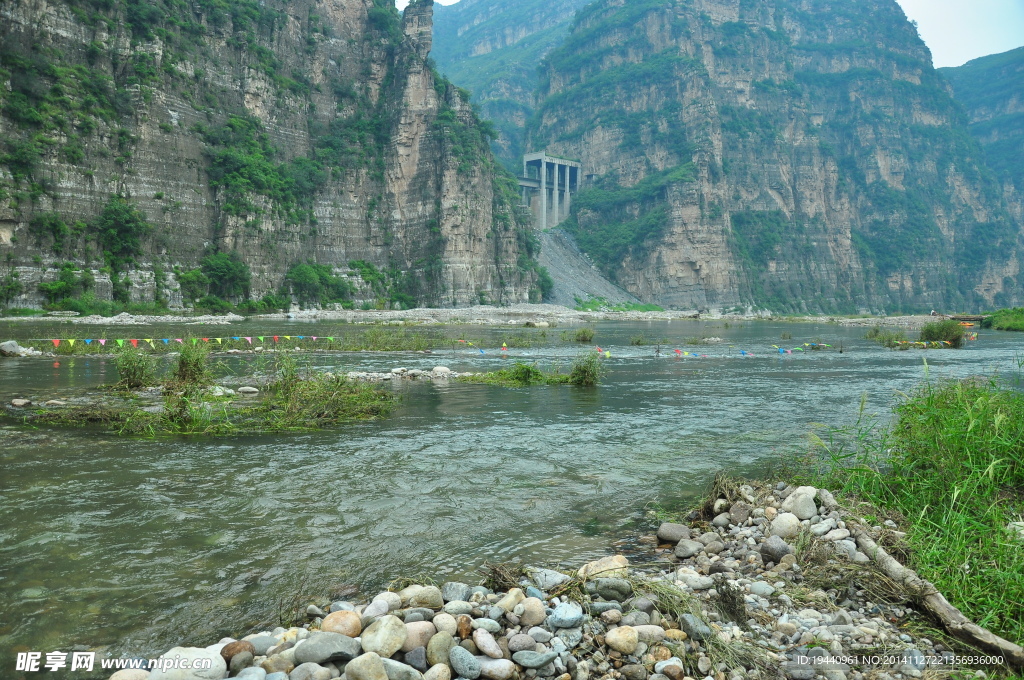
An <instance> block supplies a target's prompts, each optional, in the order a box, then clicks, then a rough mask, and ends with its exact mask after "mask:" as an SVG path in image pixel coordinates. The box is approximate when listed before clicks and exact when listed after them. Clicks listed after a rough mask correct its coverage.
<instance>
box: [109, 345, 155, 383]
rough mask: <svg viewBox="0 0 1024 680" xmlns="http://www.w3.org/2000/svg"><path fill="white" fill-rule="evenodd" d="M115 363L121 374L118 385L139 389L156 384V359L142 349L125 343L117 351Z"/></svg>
mask: <svg viewBox="0 0 1024 680" xmlns="http://www.w3.org/2000/svg"><path fill="white" fill-rule="evenodd" d="M115 363H116V365H117V373H118V375H120V376H121V380H120V381H119V382H118V383H117V386H118V387H122V388H125V389H129V390H137V389H139V388H140V387H149V386H150V385H155V384H156V360H155V359H154V358H153V357H152V356H151V355H149V354H147V353H145V352H143V351H142V350H140V349H138V348H136V347H132V346H131V345H125V347H124V348H122V349H121V350H120V351H119V352H118V353H117V359H116V360H115Z"/></svg>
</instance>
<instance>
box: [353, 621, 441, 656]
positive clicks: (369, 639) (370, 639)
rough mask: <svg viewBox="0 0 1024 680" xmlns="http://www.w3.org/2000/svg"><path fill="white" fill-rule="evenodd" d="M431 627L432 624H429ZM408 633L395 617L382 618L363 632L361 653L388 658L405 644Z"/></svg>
mask: <svg viewBox="0 0 1024 680" xmlns="http://www.w3.org/2000/svg"><path fill="white" fill-rule="evenodd" d="M431 625H433V624H431ZM408 637H409V631H408V630H407V629H406V627H405V623H403V622H402V620H401V619H400V618H398V617H397V616H391V615H388V616H382V617H381V618H379V619H377V620H376V621H374V622H373V623H372V624H370V626H369V627H368V628H367V629H366V630H364V631H363V635H362V637H361V638H360V641H361V642H362V645H363V651H365V652H374V653H376V654H378V655H380V656H382V657H385V658H387V657H390V656H391V655H392V654H394V653H395V652H397V651H398V650H399V649H401V648H402V645H403V644H405V641H406V639H407V638H408Z"/></svg>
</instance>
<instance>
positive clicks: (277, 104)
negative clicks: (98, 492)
mask: <svg viewBox="0 0 1024 680" xmlns="http://www.w3.org/2000/svg"><path fill="white" fill-rule="evenodd" d="M393 5H394V3H393V2H386V1H385V0H303V1H301V2H278V1H275V0H269V1H268V2H256V1H255V0H187V1H186V2H178V3H169V2H168V3H162V2H159V1H157V0H61V1H57V2H40V1H38V0H12V1H10V2H4V3H3V4H2V7H0V16H2V20H0V45H2V48H0V84H2V87H0V109H2V115H0V139H2V140H3V141H2V148H0V194H2V204H0V257H2V258H3V259H2V261H0V293H2V294H3V296H4V298H5V299H0V305H3V304H4V303H5V302H6V303H8V304H10V305H12V306H30V305H37V304H39V303H40V302H42V301H43V297H44V295H43V293H42V292H41V291H40V288H39V284H40V282H44V283H47V282H48V283H53V284H54V285H55V286H58V287H59V286H65V288H66V289H67V290H72V289H73V290H74V291H76V292H78V293H81V292H85V293H87V294H92V295H95V296H96V297H97V298H99V299H110V298H111V297H114V298H117V299H119V300H120V301H122V302H142V301H149V300H153V299H154V298H155V299H162V300H169V301H170V302H171V303H172V304H173V303H175V302H178V301H180V299H181V294H180V291H179V290H178V283H177V278H178V277H179V275H180V274H182V273H184V272H190V271H194V270H195V268H196V266H197V265H198V263H199V262H200V260H201V259H202V258H203V257H204V256H208V255H210V254H212V253H220V254H224V255H225V256H228V255H229V256H230V257H225V258H224V259H223V260H221V261H220V263H221V264H224V266H225V267H227V268H228V270H230V268H231V266H234V263H238V262H239V261H240V262H242V263H243V264H244V265H247V266H248V267H249V269H250V270H251V273H252V280H251V283H247V284H246V282H244V281H241V280H237V281H227V282H225V281H219V280H218V279H217V277H218V276H221V275H222V274H218V272H217V271H215V269H216V267H214V266H213V265H211V266H210V267H209V268H204V270H203V274H204V275H209V276H208V278H209V277H212V279H211V281H212V282H211V283H210V284H209V292H211V293H214V292H218V291H219V292H220V293H221V294H222V296H224V297H230V298H234V299H236V300H237V299H240V298H241V297H243V296H244V295H245V293H246V291H245V290H244V288H246V287H250V288H251V293H252V295H253V296H254V297H258V296H260V295H262V294H264V293H267V292H273V291H278V290H279V289H280V286H281V285H282V282H283V279H284V277H285V275H286V273H287V272H288V271H289V270H290V268H292V267H293V266H295V265H297V264H298V263H303V262H307V261H310V262H313V263H315V264H318V265H323V266H324V267H326V270H322V271H327V272H329V274H328V275H325V277H326V278H324V281H329V282H331V284H332V285H337V286H339V287H340V288H339V289H338V290H340V291H341V292H342V293H343V292H344V291H345V288H346V285H348V284H345V279H346V276H345V275H346V273H347V271H348V270H349V265H348V263H349V262H351V261H353V260H356V261H363V262H364V263H369V264H372V265H374V266H375V269H374V268H369V267H366V266H365V264H364V265H363V266H361V267H359V270H360V271H361V272H362V273H363V274H364V275H363V276H360V275H355V274H353V275H352V276H351V277H349V279H350V283H351V285H349V288H351V287H355V288H369V287H371V286H370V282H368V281H366V280H364V279H370V278H372V277H368V276H365V274H366V273H367V272H370V273H371V274H373V275H374V276H378V278H379V280H377V281H373V282H372V283H373V284H374V286H376V287H378V288H380V289H381V290H383V289H384V288H385V287H386V288H387V290H389V291H391V292H392V293H395V295H396V296H397V297H396V299H399V300H401V301H402V303H404V304H403V306H408V305H409V304H412V303H414V302H416V303H420V304H432V305H436V306H457V305H465V304H468V303H476V302H479V301H481V300H487V301H490V302H519V301H525V300H527V298H528V296H529V293H530V288H531V286H533V285H534V284H535V279H536V275H535V272H534V269H533V267H534V265H533V255H534V250H533V247H534V243H535V242H531V240H530V239H529V238H528V235H527V233H526V231H525V227H526V226H527V223H526V221H524V219H523V217H522V215H521V214H520V213H519V212H518V211H517V210H516V209H515V203H516V191H515V185H514V181H513V180H511V179H510V178H509V177H508V176H507V175H506V174H504V173H503V172H501V171H499V170H500V169H499V168H497V167H496V165H495V163H494V161H493V157H492V156H491V155H490V152H489V151H488V149H487V139H486V135H485V133H484V132H483V131H482V129H481V126H480V124H479V121H478V119H477V118H476V115H475V114H474V113H473V111H472V110H471V108H470V105H469V103H468V102H467V101H466V100H465V98H464V96H463V95H462V94H461V93H460V91H459V90H458V89H457V88H455V87H454V86H452V85H450V84H449V83H448V82H447V81H445V80H443V79H441V78H440V77H439V76H437V75H436V74H435V73H434V72H433V70H432V69H431V68H430V66H429V62H428V61H427V56H428V53H429V51H430V49H431V22H432V10H433V7H432V2H431V0H416V1H414V2H413V3H412V5H411V6H410V7H409V8H408V9H407V10H406V12H405V14H404V16H400V15H399V14H398V13H397V12H396V10H395V9H394V6H393ZM510 181H511V182H513V183H512V184H510ZM64 262H68V263H70V264H69V265H68V266H66V267H64V269H63V271H60V270H61V267H60V264H59V263H64ZM225 263H226V264H225ZM214 264H216V263H214ZM229 273H230V271H229ZM306 273H307V274H308V270H307V272H306ZM330 275H340V276H341V280H342V282H341V283H339V282H338V281H337V280H336V279H330ZM223 276H227V274H223ZM60 277H63V278H60ZM65 284H66V285H65ZM243 284H246V285H243ZM201 285H206V284H201ZM295 285H296V286H298V285H299V282H298V277H296V282H295ZM67 290H65V289H61V290H56V289H54V288H53V287H51V288H50V290H49V291H48V292H47V295H49V296H50V297H55V296H58V295H60V294H63V293H66V292H67ZM205 290H206V289H203V290H200V291H199V293H200V294H202V293H203V292H205ZM373 293H374V291H369V292H367V294H366V296H367V297H380V295H381V293H380V290H378V291H376V295H375V294H373ZM346 295H347V296H350V295H351V291H349V293H347V294H346ZM346 295H341V293H339V294H338V295H337V296H336V297H337V298H340V297H345V296H346Z"/></svg>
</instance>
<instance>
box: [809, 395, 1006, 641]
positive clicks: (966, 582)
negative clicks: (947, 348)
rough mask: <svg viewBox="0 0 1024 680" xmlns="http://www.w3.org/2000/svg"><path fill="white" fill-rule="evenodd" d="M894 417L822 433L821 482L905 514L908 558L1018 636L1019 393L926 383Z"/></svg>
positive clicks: (960, 603)
mask: <svg viewBox="0 0 1024 680" xmlns="http://www.w3.org/2000/svg"><path fill="white" fill-rule="evenodd" d="M895 415H896V418H895V421H894V423H893V424H892V425H891V426H890V427H889V428H885V429H880V428H877V427H874V426H873V425H870V424H869V425H864V422H865V421H861V422H860V423H859V424H858V425H857V426H855V427H853V428H849V429H846V430H835V431H832V432H831V433H830V435H829V437H828V441H827V442H825V441H820V442H819V443H820V444H821V446H822V450H823V451H824V452H825V455H824V457H823V459H822V460H823V462H824V464H825V466H826V467H824V468H822V469H819V470H818V471H817V473H816V474H817V477H818V479H817V482H818V483H819V485H821V486H829V487H830V488H833V489H838V490H840V491H842V492H844V493H847V494H850V495H853V496H856V497H858V498H861V499H863V500H865V501H868V502H870V503H871V504H873V505H875V506H876V507H878V508H880V509H883V510H885V511H887V512H891V513H897V514H900V515H902V516H903V517H905V518H906V520H907V527H906V529H907V532H908V534H907V542H908V547H909V558H908V563H909V564H908V566H910V567H911V568H913V569H915V570H916V571H917V572H918V573H919V574H921V576H923V577H924V578H926V579H928V580H930V581H932V582H933V583H934V584H935V585H936V587H938V589H939V591H940V592H942V593H943V594H944V595H945V596H946V597H947V598H948V599H949V600H950V602H952V603H953V604H954V605H955V606H956V607H958V608H959V609H960V610H961V611H963V612H964V614H966V615H967V616H968V617H969V618H970V619H972V620H973V621H974V622H975V623H977V624H978V625H981V626H983V627H985V628H988V629H990V630H992V631H993V632H996V633H997V634H999V635H1001V636H1003V637H1005V638H1007V639H1009V640H1021V639H1024V535H1022V534H1021V531H1020V526H1021V525H1019V524H1016V525H1015V524H1013V523H1014V522H1020V521H1021V519H1022V515H1024V445H1022V444H1021V442H1024V393H1021V392H1020V391H1018V390H1016V389H1014V388H1013V387H1010V386H1007V385H1003V384H1001V383H998V382H996V381H995V380H994V379H993V380H989V381H984V380H979V379H972V380H966V381H962V382H944V383H940V384H936V385H933V384H926V385H924V386H922V387H920V388H919V389H918V390H917V391H915V392H913V393H911V394H910V395H909V396H907V397H905V398H904V399H903V401H902V402H901V403H900V404H898V405H897V406H896V408H895Z"/></svg>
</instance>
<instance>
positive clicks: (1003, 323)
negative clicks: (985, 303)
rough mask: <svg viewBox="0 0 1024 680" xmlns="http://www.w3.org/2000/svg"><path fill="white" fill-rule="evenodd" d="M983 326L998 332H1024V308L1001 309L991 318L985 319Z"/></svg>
mask: <svg viewBox="0 0 1024 680" xmlns="http://www.w3.org/2000/svg"><path fill="white" fill-rule="evenodd" d="M981 326H982V328H992V329H995V330H997V331H1024V307H1014V308H1013V309H1000V310H999V311H997V312H993V313H992V315H991V316H987V317H985V319H984V320H983V321H982V322H981Z"/></svg>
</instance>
